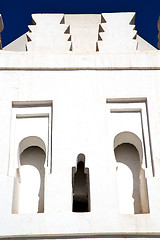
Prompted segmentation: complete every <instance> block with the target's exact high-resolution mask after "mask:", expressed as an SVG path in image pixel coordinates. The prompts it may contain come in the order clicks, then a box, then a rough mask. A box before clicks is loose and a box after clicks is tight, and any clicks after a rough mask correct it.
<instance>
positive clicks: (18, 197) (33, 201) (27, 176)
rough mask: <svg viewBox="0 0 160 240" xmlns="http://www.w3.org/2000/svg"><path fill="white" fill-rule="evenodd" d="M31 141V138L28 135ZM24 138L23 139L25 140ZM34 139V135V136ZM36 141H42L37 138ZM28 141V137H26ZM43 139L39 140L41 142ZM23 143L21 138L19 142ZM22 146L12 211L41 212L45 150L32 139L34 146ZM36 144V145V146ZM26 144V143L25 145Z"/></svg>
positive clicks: (42, 206)
mask: <svg viewBox="0 0 160 240" xmlns="http://www.w3.org/2000/svg"><path fill="white" fill-rule="evenodd" d="M29 138H30V140H31V141H32V138H31V137H29ZM25 140H26V139H24V141H25ZM34 140H35V137H34ZM37 140H38V141H40V142H41V141H42V140H41V139H40V138H37ZM27 142H28V139H27ZM42 143H43V141H42V142H41V144H42ZM21 144H24V142H23V140H22V141H21V143H20V145H19V146H20V148H21ZM29 145H31V146H29V147H26V148H25V147H23V150H22V153H21V151H20V156H19V164H20V167H19V168H18V169H17V171H16V176H15V181H14V190H13V204H12V213H43V212H44V183H45V169H44V164H45V158H46V154H45V151H44V150H43V149H42V148H41V147H39V146H38V145H40V144H38V142H37V144H36V143H35V141H34V146H32V144H31V142H30V144H29ZM36 145H37V146H36ZM26 146H28V145H26Z"/></svg>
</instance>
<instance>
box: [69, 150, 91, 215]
mask: <svg viewBox="0 0 160 240" xmlns="http://www.w3.org/2000/svg"><path fill="white" fill-rule="evenodd" d="M72 191H73V205H72V211H73V212H89V211H90V187H89V169H88V168H85V155H84V154H82V153H80V154H79V155H78V157H77V166H76V167H73V168H72Z"/></svg>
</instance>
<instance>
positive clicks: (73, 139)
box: [0, 70, 160, 236]
mask: <svg viewBox="0 0 160 240" xmlns="http://www.w3.org/2000/svg"><path fill="white" fill-rule="evenodd" d="M159 77H160V71H159V70H156V71H155V70H147V71H145V70H115V71H113V70H111V71H110V70H106V71H105V70H99V71H98V70H72V71H71V70H70V71H69V70H68V71H62V70H61V71H38V70H37V71H12V70H6V71H4V70H3V71H1V72H0V79H1V86H2V87H1V89H0V98H1V101H0V104H1V108H0V117H1V130H0V131H1V134H0V142H1V154H0V172H1V176H0V177H1V179H3V181H2V184H1V185H0V189H1V192H2V193H3V194H1V198H2V200H1V203H2V204H1V206H0V211H1V214H2V215H1V216H2V217H1V218H0V235H1V236H9V235H14V236H16V235H18V236H27V235H31V234H33V235H34V236H35V235H37V236H38V235H39V234H44V235H47V236H50V235H59V234H60V235H67V234H68V235H69V236H71V235H74V234H83V235H86V236H87V234H92V233H93V232H94V233H96V234H97V235H98V234H106V233H120V232H121V233H124V232H130V233H136V232H146V233H147V232H150V233H151V232H154V231H155V232H159V220H160V210H159V207H158V206H159V204H158V202H157V201H158V199H159V198H160V193H159V191H158V186H159V185H158V184H159V183H157V182H159V180H158V178H159V170H160V169H159V165H158V164H156V161H159V160H157V159H160V148H159V143H160V134H159V133H160V125H159V122H160V115H159V109H160V106H159V105H160V101H159V100H160V99H159V89H160V88H159V87H160V86H159ZM131 97H133V98H136V97H137V98H139V97H147V100H148V110H149V123H150V131H151V140H152V149H153V159H154V161H155V173H156V178H154V180H153V178H150V179H149V180H148V181H149V184H148V191H149V204H150V214H141V215H136V216H135V215H120V213H119V208H118V197H117V196H118V195H117V194H118V191H117V185H116V169H115V162H114V161H115V160H113V158H111V157H110V156H112V154H114V153H113V139H110V134H109V131H110V129H111V126H110V123H111V122H110V118H111V116H110V113H109V111H108V110H107V104H106V99H107V98H131ZM13 100H14V101H27V100H29V101H30V100H32V101H34V100H53V129H52V131H53V142H52V144H53V152H52V154H53V172H52V174H48V175H47V176H46V193H45V194H46V195H45V199H46V201H45V212H44V214H16V215H15V214H11V206H12V194H13V182H14V178H13V177H9V176H7V169H8V163H9V158H10V156H9V149H10V141H9V140H10V128H11V127H12V126H11V101H13ZM119 121H120V122H121V121H122V119H119ZM129 121H133V125H134V123H135V120H134V118H132V117H131V118H130V120H129ZM136 121H137V120H136ZM138 121H139V120H138ZM79 153H84V154H85V156H86V167H88V168H89V170H90V195H91V212H89V213H72V185H71V181H72V176H71V169H72V167H73V166H75V165H76V158H77V155H78V154H79ZM6 186H7V187H6ZM154 186H156V187H155V189H157V190H155V191H156V192H155V191H154ZM150 193H152V195H151V196H150ZM153 195H154V196H155V197H153ZM22 223H23V224H22ZM19 226H21V227H19Z"/></svg>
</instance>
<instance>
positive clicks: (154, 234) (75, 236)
mask: <svg viewBox="0 0 160 240" xmlns="http://www.w3.org/2000/svg"><path fill="white" fill-rule="evenodd" d="M138 237H139V238H141V237H143V238H144V237H146V238H147V239H149V238H152V239H153V238H154V237H155V238H157V237H160V232H142V233H137V232H128V233H127V232H114V233H113V232H107V233H97V234H95V233H93V234H90V233H75V234H32V235H29V234H28V235H26V234H25V235H19V234H18V235H7V236H3V237H1V236H0V238H2V239H8V238H12V239H29V238H32V239H35V240H39V239H85V238H89V239H96V238H106V239H107V238H113V239H114V238H118V239H121V238H126V239H127V238H135V239H137V238H138Z"/></svg>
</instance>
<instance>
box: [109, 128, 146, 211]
mask: <svg viewBox="0 0 160 240" xmlns="http://www.w3.org/2000/svg"><path fill="white" fill-rule="evenodd" d="M120 139H121V140H120ZM132 143H134V144H132ZM135 145H136V147H135ZM114 147H115V149H114V152H115V158H116V161H117V169H116V170H117V181H118V192H119V207H120V213H123V214H141V213H149V203H148V189H147V182H146V178H145V171H144V169H143V168H142V161H143V158H142V144H141V140H140V139H139V138H138V136H136V135H135V134H133V133H131V132H122V133H120V134H118V135H117V136H116V137H115V140H114Z"/></svg>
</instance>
